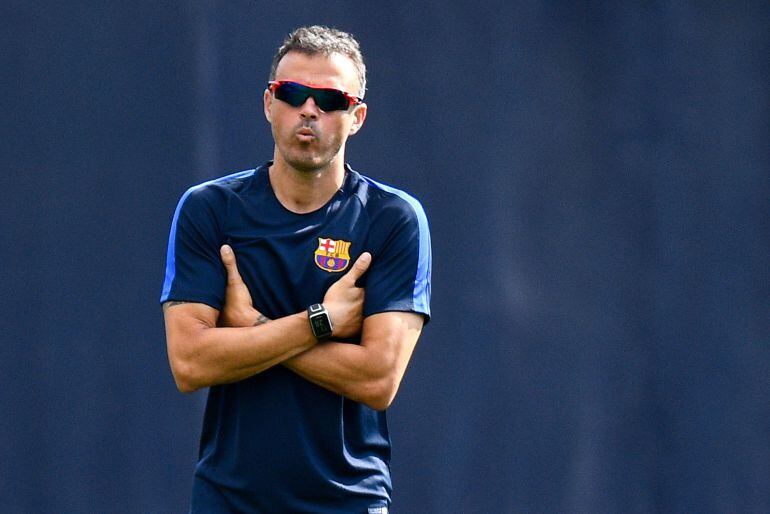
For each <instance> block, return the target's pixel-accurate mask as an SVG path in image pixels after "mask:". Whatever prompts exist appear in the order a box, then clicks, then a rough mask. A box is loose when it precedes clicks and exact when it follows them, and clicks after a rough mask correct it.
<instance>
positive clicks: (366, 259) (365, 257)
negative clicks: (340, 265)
mask: <svg viewBox="0 0 770 514" xmlns="http://www.w3.org/2000/svg"><path fill="white" fill-rule="evenodd" d="M371 262H372V254H370V253H369V252H364V253H362V254H361V255H359V256H358V259H356V262H354V263H353V266H352V267H351V268H350V271H348V272H347V273H346V274H345V278H346V279H347V280H349V281H351V282H355V281H356V280H358V279H359V278H361V276H362V275H363V274H364V273H366V270H368V269H369V264H371Z"/></svg>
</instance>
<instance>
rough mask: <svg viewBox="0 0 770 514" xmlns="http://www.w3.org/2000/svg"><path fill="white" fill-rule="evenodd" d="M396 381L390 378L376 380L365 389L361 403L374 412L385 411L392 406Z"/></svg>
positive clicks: (396, 388)
mask: <svg viewBox="0 0 770 514" xmlns="http://www.w3.org/2000/svg"><path fill="white" fill-rule="evenodd" d="M397 392H398V381H397V380H395V379H394V378H392V377H386V378H382V379H379V380H376V381H374V382H372V383H370V384H368V386H367V387H366V388H365V390H364V394H363V398H362V399H361V403H363V404H364V405H366V406H367V407H369V408H371V409H374V410H380V411H381V410H385V409H387V408H388V407H390V406H391V404H393V400H394V399H395V398H396V393H397Z"/></svg>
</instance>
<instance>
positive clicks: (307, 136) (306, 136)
mask: <svg viewBox="0 0 770 514" xmlns="http://www.w3.org/2000/svg"><path fill="white" fill-rule="evenodd" d="M295 134H297V137H298V138H299V140H300V141H311V140H313V139H315V138H316V135H315V132H313V129H311V128H310V127H300V128H299V129H297V131H296V132H295Z"/></svg>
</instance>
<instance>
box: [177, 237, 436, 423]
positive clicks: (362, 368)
mask: <svg viewBox="0 0 770 514" xmlns="http://www.w3.org/2000/svg"><path fill="white" fill-rule="evenodd" d="M222 260H223V263H224V264H225V268H226V269H227V274H228V280H227V292H226V297H225V306H224V308H223V309H222V312H219V311H218V310H216V309H214V308H213V307H210V306H207V305H204V304H200V303H182V304H179V303H174V302H167V303H165V304H164V306H163V312H164V316H165V319H166V341H167V345H168V355H169V362H170V364H171V369H172V373H173V375H174V379H175V381H176V383H177V387H178V388H179V390H180V391H182V392H192V391H195V390H197V389H199V388H202V387H208V386H212V385H216V384H223V383H228V382H235V381H238V380H242V379H244V378H247V377H249V376H252V375H255V374H257V373H259V372H261V371H264V370H265V369H267V368H270V367H272V366H275V365H277V364H283V365H285V366H286V367H287V368H289V369H291V370H292V371H294V372H296V373H297V374H299V375H301V376H302V377H304V378H305V379H307V380H310V381H311V382H314V383H316V384H318V385H319V386H321V387H324V388H326V389H329V390H330V391H333V392H335V393H337V394H340V395H342V396H345V397H347V398H349V399H351V400H355V401H358V402H361V403H364V404H366V405H368V406H370V407H372V408H373V409H378V410H381V409H385V408H387V407H388V406H389V405H390V404H391V402H392V401H393V398H394V397H395V395H396V392H397V391H398V386H399V384H400V383H401V379H402V378H403V375H404V372H405V371H406V367H407V364H408V363H409V359H410V358H411V356H412V352H413V351H414V347H415V345H416V344H417V339H418V338H419V336H420V332H421V331H422V325H423V319H422V317H421V316H420V315H418V314H415V313H409V312H384V313H379V314H375V315H373V316H369V317H367V318H366V319H363V318H362V317H363V314H362V313H363V299H364V290H363V289H362V288H358V287H356V286H355V281H356V280H357V279H358V278H359V277H360V276H361V275H363V273H364V272H365V271H366V269H367V268H368V266H369V262H370V260H371V256H369V254H362V256H361V257H359V259H358V260H357V261H356V262H355V264H354V265H353V266H352V268H351V270H350V271H349V272H348V273H347V274H346V275H345V276H343V277H342V278H341V279H340V280H338V281H337V282H336V283H335V284H334V285H333V286H332V287H330V288H329V290H328V291H327V292H326V295H325V296H324V305H325V306H326V308H327V310H328V311H329V313H330V316H331V317H332V320H333V321H334V333H333V334H332V337H338V338H342V337H351V336H355V335H359V334H360V336H361V344H360V345H355V344H348V343H340V342H334V341H332V342H328V343H318V342H317V341H316V339H315V338H314V337H313V334H312V332H311V331H310V326H309V323H308V320H307V315H306V314H305V313H304V312H303V313H297V314H293V315H291V316H286V317H283V318H280V319H276V320H271V321H269V322H265V320H266V318H264V316H262V314H261V313H260V312H259V311H257V310H256V309H254V307H253V306H252V302H251V296H250V295H249V292H248V289H247V288H246V285H245V284H244V282H243V280H242V278H241V276H240V274H239V273H238V268H237V264H236V261H235V256H234V254H233V253H232V250H231V249H230V248H229V247H227V246H224V247H223V248H222ZM255 321H256V322H257V323H256V325H255ZM260 321H261V322H260ZM217 323H219V325H220V326H217ZM223 325H224V326H223Z"/></svg>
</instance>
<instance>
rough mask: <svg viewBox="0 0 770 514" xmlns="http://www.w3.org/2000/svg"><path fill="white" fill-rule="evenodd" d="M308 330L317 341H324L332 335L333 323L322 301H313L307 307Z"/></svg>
mask: <svg viewBox="0 0 770 514" xmlns="http://www.w3.org/2000/svg"><path fill="white" fill-rule="evenodd" d="M307 319H308V322H309V323H310V331H311V332H312V333H313V336H315V338H316V339H317V340H318V341H326V340H327V339H329V338H330V337H331V336H332V332H333V330H334V325H333V324H332V319H331V316H330V315H329V311H328V310H326V307H324V305H323V304H322V303H315V304H313V305H311V306H309V307H308V308H307Z"/></svg>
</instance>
